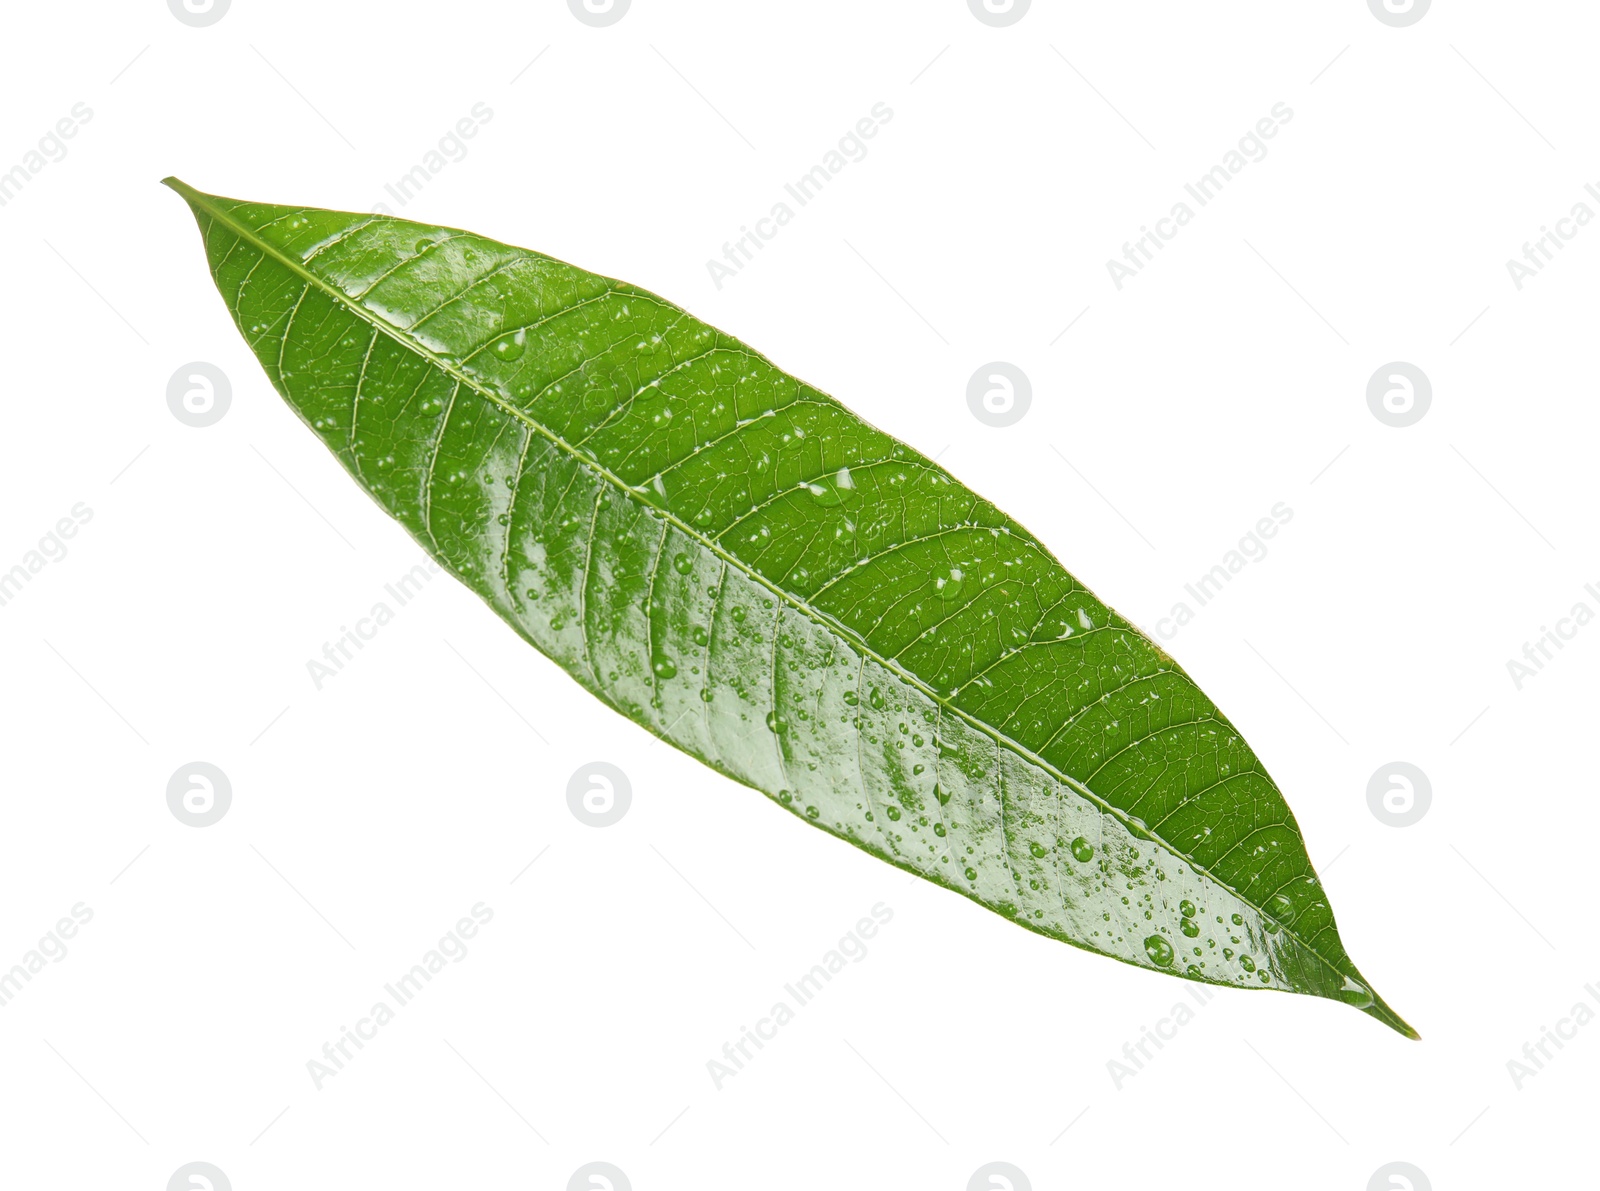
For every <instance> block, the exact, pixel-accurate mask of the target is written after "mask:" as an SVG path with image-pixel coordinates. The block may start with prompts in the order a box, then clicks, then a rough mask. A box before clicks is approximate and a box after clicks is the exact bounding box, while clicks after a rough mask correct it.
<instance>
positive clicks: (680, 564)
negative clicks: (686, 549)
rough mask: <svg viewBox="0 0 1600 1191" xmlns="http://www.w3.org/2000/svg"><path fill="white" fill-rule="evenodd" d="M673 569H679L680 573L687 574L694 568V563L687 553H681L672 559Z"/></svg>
mask: <svg viewBox="0 0 1600 1191" xmlns="http://www.w3.org/2000/svg"><path fill="white" fill-rule="evenodd" d="M672 569H673V570H675V571H677V572H678V574H680V575H687V574H688V573H689V572H690V571H692V570H694V563H693V562H691V561H690V559H689V556H688V555H687V554H679V555H676V556H675V557H674V558H673V560H672Z"/></svg>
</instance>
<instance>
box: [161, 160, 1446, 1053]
mask: <svg viewBox="0 0 1600 1191" xmlns="http://www.w3.org/2000/svg"><path fill="white" fill-rule="evenodd" d="M167 184H168V185H170V186H171V187H172V188H173V189H174V190H176V191H178V193H180V194H181V195H182V196H183V197H184V198H185V199H186V200H187V201H188V203H189V205H190V207H191V208H192V209H193V211H194V215H195V218H196V219H197V221H198V222H199V225H200V231H201V234H202V237H203V240H204V243H205V249H206V254H207V256H208V257H209V260H210V265H211V271H212V275H213V277H214V279H215V281H216V284H217V288H218V289H219V290H220V291H221V293H222V296H223V300H224V301H225V302H226V303H227V306H228V309H229V310H230V311H231V312H232V314H233V317H234V320H235V321H236V322H237V324H238V327H239V330H240V332H241V333H242V334H243V335H244V337H245V339H246V341H248V343H249V344H250V347H251V348H252V349H253V350H254V351H255V353H256V355H257V357H259V359H260V361H261V364H262V366H263V367H264V368H265V369H266V372H267V375H268V377H270V378H271V380H272V383H273V385H275V386H276V387H277V389H278V392H280V393H281V394H282V395H283V397H284V400H285V401H287V402H288V403H289V405H290V406H291V407H292V408H293V409H294V411H295V412H296V413H297V414H299V415H300V417H301V418H302V419H303V420H304V421H305V423H306V425H308V426H309V427H311V429H312V430H313V431H315V432H316V434H318V435H319V436H320V437H321V438H322V440H323V442H325V443H326V444H327V445H328V447H329V449H330V450H332V451H333V453H334V455H336V456H337V457H338V459H339V462H341V463H342V464H344V466H345V468H346V469H347V470H348V471H349V472H350V474H351V475H352V476H354V477H355V479H356V482H357V483H359V484H360V485H361V486H362V487H363V488H365V489H366V490H367V492H368V493H370V494H371V496H372V497H373V499H375V500H376V501H377V502H378V504H380V505H381V506H382V507H383V508H384V509H386V510H387V511H388V512H389V514H390V515H391V516H393V517H394V518H396V519H397V520H398V521H399V522H400V523H401V524H402V525H404V526H405V528H406V529H407V530H409V531H410V532H411V534H412V536H413V537H415V538H416V540H417V541H418V542H419V543H420V544H421V545H422V546H423V548H424V549H426V550H427V551H428V553H429V554H431V555H432V556H433V557H434V558H435V559H437V560H438V561H439V562H440V563H441V564H442V565H443V566H444V567H446V568H448V569H449V570H450V571H451V572H452V573H453V574H454V575H455V576H456V577H457V578H458V579H460V580H461V582H463V583H465V584H466V585H467V586H468V587H470V588H471V589H472V590H473V591H475V592H477V594H478V595H479V596H481V597H482V598H483V599H484V601H485V602H487V603H488V604H489V606H490V607H491V608H493V609H494V610H495V611H496V612H498V613H499V614H500V616H501V617H503V618H504V619H505V620H506V622H507V623H509V624H510V625H511V626H512V627H513V628H514V629H515V630H516V631H517V632H518V633H519V634H521V635H522V636H523V637H524V638H525V639H526V640H527V641H528V642H529V643H531V644H532V645H533V646H534V647H535V648H537V649H539V650H540V651H542V652H543V653H545V654H547V655H549V656H550V657H551V658H553V659H554V660H555V661H556V662H557V663H559V664H560V665H561V666H562V667H563V668H564V669H565V670H566V671H567V672H568V673H569V674H571V675H572V677H573V678H574V679H576V680H577V681H578V682H579V683H580V684H581V685H583V686H584V687H586V688H587V689H588V690H589V691H590V692H592V693H593V694H594V695H596V696H597V697H598V698H599V699H601V700H602V701H604V702H605V703H608V704H610V705H611V706H612V707H614V708H615V709H616V710H618V711H619V712H621V713H622V714H623V715H626V716H627V717H628V718H629V719H631V720H633V721H635V722H636V723H638V724H640V725H642V726H643V727H645V728H647V729H648V730H649V731H651V732H654V733H656V734H657V735H659V736H661V737H662V738H663V739H665V740H667V741H670V742H671V743H672V744H674V745H676V746H677V747H678V748H680V749H682V750H683V751H684V752H686V753H689V754H690V755H692V756H694V757H697V758H699V759H700V760H702V761H704V762H705V763H706V764H708V765H710V766H712V767H713V768H715V769H717V770H718V771H720V772H722V773H724V774H726V775H727V776H729V777H731V778H734V779H735V780H737V781H740V782H743V783H744V784H746V785H748V786H751V787H753V788H754V789H756V790H759V791H761V792H762V793H764V794H766V795H767V796H768V797H769V798H770V799H772V800H773V802H774V804H775V805H776V806H778V807H780V808H782V809H783V810H786V811H788V812H789V813H790V814H792V815H794V816H795V817H796V818H797V819H799V820H800V821H801V822H803V823H806V824H809V825H811V826H813V827H817V828H820V829H821V830H823V831H826V832H828V833H830V834H832V835H835V836H838V837H839V838H840V839H842V840H846V841H848V842H849V843H852V844H854V845H856V846H857V847H858V848H862V849H864V850H865V851H867V852H870V853H872V854H873V855H874V856H877V857H879V858H881V859H883V860H886V861H888V862H889V863H891V864H894V865H898V866H899V867H901V868H903V869H906V870H908V871H910V872H913V873H916V874H917V875H919V876H921V877H924V878H926V879H927V880H929V881H932V882H934V883H935V884H938V885H941V886H944V887H945V888H946V889H950V890H954V891H955V892H957V893H960V894H962V895H964V896H966V897H969V898H971V899H973V900H974V901H976V902H978V903H980V904H981V905H983V906H986V907H988V908H989V909H991V910H993V911H994V912H995V913H997V914H1000V915H1003V916H1004V917H1006V918H1009V919H1011V920H1012V921H1013V922H1015V923H1017V924H1018V925H1020V926H1025V927H1027V928H1028V929H1029V930H1032V931H1036V932H1038V933H1039V934H1042V935H1047V936H1049V937H1050V938H1053V939H1059V940H1061V941H1062V942H1065V943H1070V944H1072V945H1074V946H1076V947H1082V948H1086V949H1088V950H1090V951H1096V952H1099V953H1100V954H1102V955H1108V956H1111V957H1112V958H1114V959H1119V960H1122V961H1124V962H1125V963H1130V964H1135V965H1138V966H1139V967H1143V968H1149V969H1152V970H1153V971H1157V972H1166V973H1171V974H1175V975H1178V976H1186V977H1188V978H1190V979H1194V980H1200V981H1205V982H1207V983H1210V984H1221V985H1231V986H1235V987H1239V988H1250V989H1278V990H1287V991H1292V992H1299V993H1309V994H1312V995H1315V996H1320V997H1328V998H1332V999H1335V1000H1340V1001H1344V1002H1347V1003H1348V1004H1351V1005H1354V1006H1356V1007H1357V1008H1359V1009H1362V1010H1364V1011H1365V1012H1367V1013H1369V1014H1371V1015H1372V1016H1373V1017H1376V1018H1377V1019H1378V1020H1379V1021H1381V1022H1384V1023H1385V1024H1386V1025H1389V1026H1391V1027H1392V1028H1394V1029H1395V1030H1398V1031H1399V1032H1401V1033H1403V1034H1407V1035H1408V1036H1411V1037H1415V1036H1416V1034H1415V1032H1414V1031H1412V1030H1411V1028H1410V1027H1409V1026H1407V1025H1406V1024H1405V1022H1403V1021H1402V1020H1401V1019H1400V1018H1399V1017H1398V1016H1397V1015H1396V1014H1395V1013H1394V1012H1393V1011H1392V1010H1391V1009H1390V1008H1389V1007H1388V1006H1387V1005H1385V1004H1384V1003H1383V1001H1382V1000H1380V999H1379V998H1378V997H1377V996H1376V995H1375V994H1374V993H1373V992H1372V990H1371V988H1370V986H1369V985H1368V983H1367V981H1366V980H1365V979H1363V978H1362V976H1361V974H1360V973H1359V972H1358V971H1357V970H1356V967H1355V965H1354V964H1353V963H1352V962H1351V960H1350V957H1349V956H1348V955H1347V954H1346V953H1345V949H1344V946H1343V944H1342V943H1341V942H1340V940H1339V935H1338V931H1337V930H1336V928H1335V926H1334V920H1333V912H1332V910H1331V909H1330V908H1329V906H1328V902H1327V898H1326V896H1325V895H1324V893H1323V889H1322V886H1321V884H1320V883H1319V881H1318V879H1317V876H1316V873H1315V872H1314V871H1313V870H1312V867H1311V862H1310V860H1309V859H1308V858H1307V856H1306V850H1305V846H1304V844H1303V842H1302V840H1301V836H1300V832H1299V829H1298V828H1297V827H1296V825H1295V821H1294V816H1293V815H1292V814H1291V813H1290V811H1289V807H1288V805H1287V804H1286V803H1285V802H1284V800H1283V796H1282V795H1281V794H1280V793H1279V792H1278V789H1277V787H1276V786H1275V785H1274V784H1273V781H1272V779H1271V778H1270V777H1268V776H1267V773H1266V771H1265V769H1264V768H1263V767H1262V765H1261V762H1260V761H1259V760H1257V758H1256V756H1255V754H1254V753H1253V752H1251V750H1250V749H1249V748H1248V747H1247V746H1246V744H1245V742H1244V741H1243V740H1242V739H1241V738H1240V736H1239V733H1238V731H1237V730H1236V729H1235V728H1234V726H1233V725H1232V724H1231V723H1229V722H1228V720H1227V718H1226V717H1225V716H1223V714H1222V713H1221V712H1220V711H1218V710H1217V708H1216V707H1215V706H1214V705H1213V704H1212V703H1211V701H1210V700H1209V699H1207V698H1206V697H1205V695H1203V694H1202V693H1201V692H1200V690H1199V689H1198V688H1197V687H1196V686H1195V684H1194V682H1193V681H1191V680H1190V678H1189V677H1188V675H1186V674H1185V673H1184V672H1183V670H1182V669H1180V668H1179V667H1178V665H1177V663H1175V662H1174V661H1173V660H1172V658H1170V657H1169V656H1167V654H1166V653H1165V652H1163V651H1162V650H1161V649H1160V648H1159V647H1158V646H1157V645H1155V644H1154V643H1153V642H1151V641H1150V640H1148V639H1147V638H1146V637H1144V636H1143V635H1142V634H1141V633H1140V632H1139V631H1138V630H1137V629H1136V628H1134V626H1133V625H1132V624H1130V623H1129V622H1128V621H1126V620H1124V619H1123V618H1122V617H1120V616H1118V615H1117V614H1116V613H1115V612H1114V611H1112V610H1111V609H1110V608H1108V607H1107V606H1106V605H1105V604H1104V603H1103V602H1102V601H1101V600H1100V599H1099V598H1097V597H1096V596H1095V595H1094V593H1092V592H1091V591H1089V590H1088V589H1087V588H1086V587H1085V586H1084V585H1083V584H1081V583H1079V582H1078V581H1077V580H1076V579H1074V578H1073V577H1072V576H1071V575H1069V574H1068V573H1067V572H1066V570H1065V569H1063V568H1062V566H1061V564H1060V563H1058V562H1057V561H1056V560H1055V558H1054V557H1052V555H1051V554H1050V552H1049V550H1048V549H1046V548H1045V546H1044V545H1043V544H1042V543H1041V542H1040V541H1039V540H1038V539H1037V538H1036V537H1034V536H1033V535H1032V534H1030V533H1029V532H1028V531H1027V530H1026V529H1024V528H1023V527H1022V526H1021V525H1019V524H1017V522H1015V521H1013V520H1012V519H1011V518H1010V517H1008V516H1006V515H1005V514H1004V513H1002V512H1001V511H1000V510H999V509H997V508H995V507H994V506H993V505H991V504H989V503H988V502H987V501H985V500H983V499H981V498H980V497H978V496H976V495H974V494H973V493H972V492H970V491H968V490H967V489H966V488H964V487H963V486H962V485H961V484H960V483H958V482H957V481H956V480H955V479H953V478H952V477H951V476H950V475H949V474H948V473H947V472H945V471H944V469H942V468H941V467H939V466H938V465H937V464H935V463H934V462H933V461H931V460H929V459H927V458H925V457H924V456H922V455H920V454H918V453H917V452H916V451H914V450H912V449H911V448H910V447H908V446H906V445H905V444H903V443H900V442H898V441H896V440H895V439H893V438H891V437H890V436H889V435H887V434H884V433H882V432H880V431H878V430H876V429H874V428H873V427H871V426H869V425H867V424H866V423H865V422H863V421H862V420H861V419H860V418H858V417H856V416H855V415H854V414H852V413H851V412H850V411H849V410H848V409H846V408H845V407H844V406H843V405H841V404H840V403H839V402H837V401H835V400H834V399H833V398H831V397H829V396H828V395H826V394H824V393H821V392H818V391H817V390H816V389H814V388H812V387H811V386H810V385H807V384H805V383H804V382H803V381H800V380H796V379H795V378H794V377H792V376H789V375H787V374H786V373H784V372H781V371H779V370H778V369H777V368H776V367H775V366H774V365H773V364H771V363H770V362H769V361H768V360H766V359H765V358H764V357H763V356H761V355H760V354H759V353H758V352H756V351H754V350H752V349H751V348H749V347H746V346H745V345H744V344H743V343H740V342H739V341H738V340H736V339H733V338H731V337H730V336H728V335H725V334H723V333H722V332H720V331H718V330H716V329H715V328H713V327H709V326H707V325H706V324H705V323H702V322H700V321H699V320H698V319H696V318H694V317H693V316H692V315H690V314H688V313H686V312H685V311H683V310H681V309H679V308H678V307H676V306H674V305H672V304H671V303H670V302H667V301H665V300H663V299H661V298H659V297H656V296H655V295H654V294H651V293H648V292H646V291H644V290H642V289H639V288H637V287H635V286H631V285H627V284H624V283H622V282H618V281H613V280H611V279H609V278H606V277H599V276H596V275H595V274H593V273H588V272H585V271H584V270H582V269H578V268H574V267H573V266H571V265H568V264H564V263H562V262H561V261H558V260H554V259H552V258H550V257H548V256H543V255H541V254H539V253H537V252H529V251H526V250H524V249H521V248H513V247H509V246H507V245H505V244H499V243H496V242H495V241H493V240H489V239H485V238H484V237H482V236H477V235H473V234H471V233H468V232H463V231H457V230H453V229H450V228H443V227H430V226H425V225H423V224H418V223H411V222H408V221H406V220H401V219H395V218H392V217H388V216H381V215H364V214H350V213H344V212H337V211H322V210H313V209H309V208H301V207H280V206H269V205H265V204H260V203H247V202H240V201H237V200H234V199H225V198H217V197H214V196H210V195H205V194H200V193H198V192H197V191H195V190H193V189H191V188H190V187H188V186H186V185H184V184H183V183H181V182H178V181H177V180H175V179H168V182H167ZM824 863H826V858H825V857H823V856H820V855H819V865H820V864H824Z"/></svg>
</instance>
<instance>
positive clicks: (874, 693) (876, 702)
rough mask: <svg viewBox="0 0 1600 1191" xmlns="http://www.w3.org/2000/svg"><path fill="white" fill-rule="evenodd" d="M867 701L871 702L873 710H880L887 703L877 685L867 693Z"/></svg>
mask: <svg viewBox="0 0 1600 1191" xmlns="http://www.w3.org/2000/svg"><path fill="white" fill-rule="evenodd" d="M867 702H868V703H870V704H872V710H874V711H882V710H883V709H884V708H885V707H887V706H888V705H889V702H888V700H887V699H885V698H884V697H883V692H882V691H880V690H879V689H878V688H877V687H873V688H872V690H871V691H869V692H868V693H867Z"/></svg>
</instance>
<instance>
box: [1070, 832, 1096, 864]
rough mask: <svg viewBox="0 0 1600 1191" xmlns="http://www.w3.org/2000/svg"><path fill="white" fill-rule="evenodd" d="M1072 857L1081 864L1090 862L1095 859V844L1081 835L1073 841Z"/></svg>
mask: <svg viewBox="0 0 1600 1191" xmlns="http://www.w3.org/2000/svg"><path fill="white" fill-rule="evenodd" d="M1072 858H1073V859H1074V860H1076V861H1077V862H1078V863H1079V864H1088V863H1089V861H1091V860H1092V859H1094V845H1093V844H1091V843H1090V842H1089V841H1088V840H1086V839H1084V838H1083V836H1081V835H1080V836H1079V837H1078V838H1077V839H1075V840H1073V841H1072Z"/></svg>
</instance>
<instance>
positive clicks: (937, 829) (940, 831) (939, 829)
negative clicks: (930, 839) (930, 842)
mask: <svg viewBox="0 0 1600 1191" xmlns="http://www.w3.org/2000/svg"><path fill="white" fill-rule="evenodd" d="M933 834H934V835H936V836H938V837H939V838H940V839H943V838H944V824H943V823H935V824H934V825H933Z"/></svg>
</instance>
